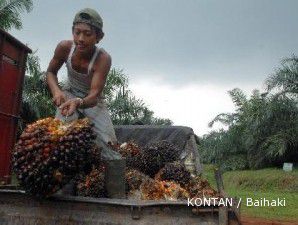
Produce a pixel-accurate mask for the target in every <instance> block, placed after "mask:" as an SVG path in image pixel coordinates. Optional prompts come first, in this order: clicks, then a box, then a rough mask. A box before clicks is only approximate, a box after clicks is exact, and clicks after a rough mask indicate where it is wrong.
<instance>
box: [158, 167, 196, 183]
mask: <svg viewBox="0 0 298 225" xmlns="http://www.w3.org/2000/svg"><path fill="white" fill-rule="evenodd" d="M155 179H156V180H160V181H175V182H176V183H178V184H180V185H181V186H182V187H185V186H186V185H187V184H188V183H189V182H190V179H191V176H190V172H188V171H187V170H186V168H185V166H184V165H183V164H182V163H180V162H174V163H167V164H166V165H165V167H163V168H162V169H161V170H160V171H159V172H158V173H157V174H156V175H155Z"/></svg>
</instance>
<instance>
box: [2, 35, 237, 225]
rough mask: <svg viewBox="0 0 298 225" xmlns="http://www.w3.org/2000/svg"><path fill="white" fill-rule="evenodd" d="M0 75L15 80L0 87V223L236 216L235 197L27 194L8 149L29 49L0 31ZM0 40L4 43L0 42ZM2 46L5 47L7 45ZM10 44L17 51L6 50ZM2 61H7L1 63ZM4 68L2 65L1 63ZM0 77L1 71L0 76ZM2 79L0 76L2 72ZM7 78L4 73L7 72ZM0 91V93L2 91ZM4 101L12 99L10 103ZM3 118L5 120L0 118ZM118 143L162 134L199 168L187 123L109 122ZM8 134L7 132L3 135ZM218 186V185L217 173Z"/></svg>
mask: <svg viewBox="0 0 298 225" xmlns="http://www.w3.org/2000/svg"><path fill="white" fill-rule="evenodd" d="M0 38H1V40H0V43H1V45H0V50H1V58H0V60H1V63H0V65H5V66H2V67H1V68H0V69H1V76H2V78H3V77H5V76H8V73H7V72H10V71H13V72H14V73H15V76H16V77H17V78H18V79H17V81H18V83H17V84H16V85H15V86H13V88H14V91H13V93H14V94H12V95H11V96H10V95H9V96H10V98H4V97H3V96H4V93H6V95H7V93H12V91H11V87H9V86H8V88H9V90H6V89H5V88H3V87H2V88H1V89H0V92H1V93H0V94H1V95H0V97H1V96H2V98H1V99H0V103H5V104H2V105H4V106H5V107H2V108H0V115H1V117H0V119H1V121H2V122H1V123H2V124H1V126H2V127H1V132H2V133H1V134H3V135H1V138H2V139H1V144H2V145H1V146H0V147H1V149H0V154H1V165H0V169H1V171H0V172H1V174H0V177H1V179H2V180H1V183H0V224H1V225H12V224H13V225H87V224H88V225H89V224H90V225H135V224H142V225H151V224H152V225H153V224H163V225H170V224H178V225H179V224H181V225H182V224H183V225H187V224H202V225H215V224H219V225H228V224H229V225H233V224H241V222H240V220H239V208H238V209H237V207H236V206H237V204H238V201H237V200H236V199H235V201H233V204H232V205H228V206H222V205H220V204H218V203H214V204H212V205H193V204H192V203H191V202H189V200H188V201H186V200H184V201H180V200H179V201H154V200H146V201H144V200H132V199H116V198H90V197H81V196H73V195H72V194H71V193H65V192H58V193H56V194H54V195H52V196H51V197H49V198H43V199H41V198H36V197H34V196H31V195H29V194H27V193H26V192H25V191H24V190H22V188H21V187H19V186H18V185H17V184H16V183H15V184H12V183H11V176H10V170H11V169H10V168H11V166H10V164H11V163H10V158H11V156H10V154H11V151H12V147H13V145H14V142H15V139H16V126H17V120H18V119H19V118H20V117H19V109H20V99H21V91H22V81H23V76H24V70H25V67H24V65H25V62H26V56H27V54H28V53H30V51H31V50H30V49H29V48H28V47H27V46H25V45H23V44H22V43H21V42H19V41H18V40H16V39H15V38H14V37H12V36H11V35H9V34H8V33H6V32H5V31H2V30H1V31H0ZM1 46H2V47H1ZM3 46H4V47H3ZM7 46H8V47H7ZM11 49H15V51H16V52H17V51H19V54H11V51H12V50H11ZM6 64H7V65H6ZM7 68H8V69H7ZM0 78H1V77H0ZM3 79H5V78H3ZM9 79H10V78H9ZM2 93H3V95H2ZM9 102H11V104H12V103H15V102H17V103H18V105H15V104H13V107H12V106H10V104H9ZM4 123H5V126H3V124H4ZM115 131H116V136H117V139H118V141H119V142H120V143H123V142H126V141H130V140H133V141H135V142H136V143H137V144H138V145H139V146H141V147H143V146H145V145H147V144H150V143H152V142H155V141H159V140H167V141H169V142H171V143H172V144H175V145H176V146H177V147H178V148H179V149H181V154H180V160H181V162H183V163H184V165H185V166H186V167H187V168H188V170H190V171H192V172H193V173H195V174H200V173H201V172H202V170H203V168H202V165H201V164H200V157H199V152H198V150H197V144H196V139H195V134H194V132H193V130H192V129H191V128H189V127H180V126H144V125H131V126H115ZM7 135H8V136H7ZM218 187H219V191H220V193H221V194H222V195H225V194H224V192H223V190H222V189H223V188H222V187H223V185H222V184H221V183H220V179H219V185H218Z"/></svg>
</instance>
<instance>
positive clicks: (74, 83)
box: [66, 43, 100, 98]
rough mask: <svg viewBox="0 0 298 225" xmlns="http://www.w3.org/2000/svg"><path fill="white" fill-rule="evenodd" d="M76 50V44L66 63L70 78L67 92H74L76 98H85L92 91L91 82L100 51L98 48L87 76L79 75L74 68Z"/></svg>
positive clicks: (73, 45)
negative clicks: (73, 60)
mask: <svg viewBox="0 0 298 225" xmlns="http://www.w3.org/2000/svg"><path fill="white" fill-rule="evenodd" d="M74 50H75V44H74V43H73V44H72V47H71V50H70V53H69V55H68V59H67V61H66V68H67V76H68V84H67V87H66V90H69V91H71V92H73V94H75V95H76V96H78V97H81V98H83V97H85V96H86V95H88V93H89V91H90V87H91V81H92V76H93V73H92V68H93V64H94V62H95V60H96V57H97V55H98V53H99V51H100V49H99V48H97V47H96V50H95V51H94V54H93V56H92V58H91V60H90V63H89V66H88V72H87V74H84V73H79V72H77V71H75V70H74V69H73V68H72V65H71V57H72V54H73V52H74Z"/></svg>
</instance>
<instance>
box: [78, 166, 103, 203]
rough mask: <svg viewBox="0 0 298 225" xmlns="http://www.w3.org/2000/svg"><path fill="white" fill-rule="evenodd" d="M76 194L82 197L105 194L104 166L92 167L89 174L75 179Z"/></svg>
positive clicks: (95, 196) (99, 196) (98, 196)
mask: <svg viewBox="0 0 298 225" xmlns="http://www.w3.org/2000/svg"><path fill="white" fill-rule="evenodd" d="M76 194H77V195H78V196H84V197H94V198H102V197H106V196H107V192H106V190H105V167H104V166H100V167H99V168H97V169H95V168H94V169H92V171H91V172H90V174H88V175H87V176H82V177H81V178H80V179H78V180H77V184H76Z"/></svg>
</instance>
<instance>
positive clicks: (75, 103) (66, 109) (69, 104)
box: [59, 98, 80, 116]
mask: <svg viewBox="0 0 298 225" xmlns="http://www.w3.org/2000/svg"><path fill="white" fill-rule="evenodd" d="M79 105H80V100H79V99H78V98H72V99H69V100H67V101H66V102H64V103H63V104H62V105H60V107H59V109H60V110H61V114H62V115H63V116H71V115H72V114H73V113H74V112H75V110H76V109H77V108H78V107H79Z"/></svg>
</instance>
